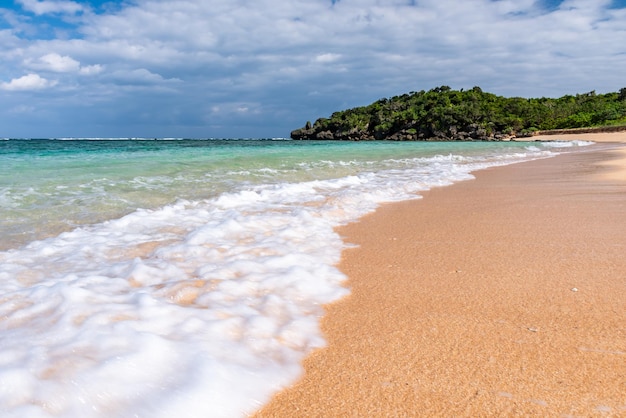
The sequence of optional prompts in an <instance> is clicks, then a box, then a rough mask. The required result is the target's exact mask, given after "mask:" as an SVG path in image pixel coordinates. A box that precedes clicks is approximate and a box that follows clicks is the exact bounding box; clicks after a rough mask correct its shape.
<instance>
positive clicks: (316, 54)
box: [0, 0, 626, 138]
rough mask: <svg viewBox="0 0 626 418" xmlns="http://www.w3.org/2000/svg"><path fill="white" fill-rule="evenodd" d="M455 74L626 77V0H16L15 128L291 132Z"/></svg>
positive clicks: (511, 79) (0, 120)
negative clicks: (305, 125) (307, 124)
mask: <svg viewBox="0 0 626 418" xmlns="http://www.w3.org/2000/svg"><path fill="white" fill-rule="evenodd" d="M442 85H447V86H450V87H452V88H453V89H461V88H465V89H467V88H471V87H474V86H479V87H481V88H482V89H483V90H484V91H488V92H491V93H495V94H498V95H503V96H520V97H560V96H562V95H565V94H577V93H585V92H589V91H592V90H595V91H596V92H597V93H606V92H612V91H619V90H620V89H621V88H623V87H626V0H613V1H611V0H565V1H560V0H280V1H278V0H121V1H102V0H89V1H87V0H85V1H80V0H0V103H1V106H0V138H2V137H12V138H33V137H159V138H161V137H177V138H179V137H185V138H243V137H247V138H271V137H288V136H289V133H290V131H291V130H293V129H296V128H299V127H302V126H303V125H304V124H305V123H306V121H308V120H310V121H311V122H313V121H315V120H316V119H317V118H319V117H328V116H330V114H332V113H333V112H335V111H338V110H343V109H347V108H351V107H355V106H364V105H368V104H370V103H372V102H374V101H376V100H378V99H380V98H384V97H392V96H395V95H399V94H404V93H408V92H411V91H420V90H430V89H432V88H434V87H438V86H442Z"/></svg>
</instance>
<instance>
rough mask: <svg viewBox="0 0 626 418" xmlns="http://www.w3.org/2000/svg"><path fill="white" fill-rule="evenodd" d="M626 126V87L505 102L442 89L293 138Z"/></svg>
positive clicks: (477, 135) (340, 115)
mask: <svg viewBox="0 0 626 418" xmlns="http://www.w3.org/2000/svg"><path fill="white" fill-rule="evenodd" d="M609 125H626V88H623V89H621V90H620V91H619V92H617V93H607V94H596V93H595V92H594V91H592V92H589V93H584V94H577V95H575V96H572V95H567V96H563V97H561V98H558V99H553V98H540V99H524V98H521V97H511V98H507V97H502V96H496V95H495V94H491V93H486V92H483V91H482V90H481V89H480V87H474V88H472V89H470V90H465V91H464V90H463V89H461V90H452V89H451V88H450V87H448V86H441V87H437V88H434V89H432V90H430V91H419V92H411V93H409V94H403V95H401V96H395V97H392V98H390V99H381V100H378V101H376V102H374V103H372V104H370V105H369V106H364V107H357V108H354V109H348V110H344V111H341V112H335V113H333V114H332V115H331V117H330V118H320V119H318V120H317V121H315V123H314V124H312V125H311V123H310V122H307V124H306V126H305V127H304V128H300V129H296V130H295V131H293V132H292V133H291V137H292V138H294V139H350V140H372V139H392V140H429V139H434V140H498V139H504V138H507V137H511V136H530V135H532V133H533V132H536V131H544V130H554V129H572V128H583V127H593V126H609Z"/></svg>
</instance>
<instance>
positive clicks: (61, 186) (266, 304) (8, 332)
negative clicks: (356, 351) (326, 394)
mask: <svg viewBox="0 0 626 418" xmlns="http://www.w3.org/2000/svg"><path fill="white" fill-rule="evenodd" d="M588 144H589V143H586V142H568V143H522V142H508V143H504V142H497V143H481V142H477V143H424V142H421V143H416V142H414V143H390V142H357V143H355V142H333V141H321V142H317V141H311V142H308V141H305V142H300V141H287V140H150V141H149V140H115V141H114V140H4V141H0V415H1V416H3V417H57V416H60V417H131V416H132V417H171V416H185V417H241V416H245V415H246V414H248V413H251V412H253V411H254V410H256V409H257V408H259V407H260V406H262V405H263V404H264V403H265V402H267V401H268V399H269V397H270V396H271V395H272V394H273V393H275V392H276V391H278V390H280V389H281V388H284V387H286V386H288V385H289V384H291V383H293V382H294V380H295V379H297V378H298V377H299V375H300V374H301V373H302V369H301V366H300V362H301V360H302V359H303V358H304V357H305V356H306V355H307V354H308V353H310V352H311V350H313V349H315V348H318V347H322V346H324V343H325V342H324V340H323V337H322V335H321V334H320V331H319V328H318V321H319V319H320V316H321V315H322V314H323V311H322V305H323V304H326V303H330V302H333V301H336V300H338V299H339V298H341V297H343V296H345V295H346V294H348V292H349V290H348V289H346V288H345V287H344V286H343V285H342V283H343V282H344V280H345V276H344V275H343V274H342V273H341V272H340V271H339V270H338V269H337V267H336V265H337V263H338V262H339V259H340V255H341V251H342V249H344V248H345V246H346V244H345V243H344V242H342V240H341V237H340V236H339V235H338V234H337V233H336V232H335V230H334V228H335V227H337V226H340V225H344V224H346V223H348V222H352V221H356V220H357V219H358V218H359V217H361V216H363V215H364V214H367V213H369V212H372V211H373V210H375V208H376V207H377V206H379V205H380V204H381V203H383V202H393V201H399V200H406V199H416V198H419V193H420V192H421V191H424V190H428V189H429V188H432V187H436V186H445V185H449V184H451V183H453V182H457V181H461V180H468V179H471V178H472V175H471V173H472V172H473V171H475V170H479V169H482V168H487V167H491V166H497V165H505V164H512V163H517V162H521V161H526V160H531V159H537V158H546V157H550V156H553V155H556V153H557V152H562V151H563V150H564V148H561V147H565V146H570V147H571V146H573V147H578V146H583V145H588Z"/></svg>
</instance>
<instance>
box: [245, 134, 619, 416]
mask: <svg viewBox="0 0 626 418" xmlns="http://www.w3.org/2000/svg"><path fill="white" fill-rule="evenodd" d="M593 135H607V134H593ZM608 135H609V136H610V138H611V139H609V140H607V139H604V140H598V137H595V139H592V138H590V137H591V136H592V135H591V134H585V135H581V136H584V137H585V138H574V136H576V135H567V139H587V140H593V141H596V142H607V141H609V142H626V133H618V134H608ZM535 139H536V138H535ZM564 139H565V138H563V137H558V136H551V137H550V138H549V140H564ZM594 148H598V147H594ZM601 148H602V147H600V149H599V150H594V149H591V150H585V151H581V152H574V153H566V154H562V155H560V156H557V157H554V158H549V159H545V160H535V161H530V162H525V163H521V164H514V165H509V166H505V167H497V168H491V169H487V170H482V171H479V172H476V173H474V174H475V176H476V179H475V180H471V181H467V182H461V183H457V184H455V185H452V186H448V187H444V188H436V189H432V190H430V191H428V192H425V193H423V197H424V198H423V199H420V200H414V201H406V202H400V203H392V204H386V205H383V206H382V207H380V208H379V209H378V210H377V211H376V212H375V213H374V214H371V215H367V216H365V217H364V218H362V219H361V220H360V221H359V222H357V223H354V224H350V225H347V226H345V227H342V228H340V229H339V233H340V234H341V235H342V236H343V237H344V240H346V242H348V243H351V244H357V245H358V248H354V249H347V250H345V251H344V253H343V256H342V260H341V263H340V266H339V267H340V269H341V270H342V271H343V272H344V273H345V274H346V275H347V276H348V277H349V280H348V283H347V284H346V285H347V287H349V288H350V290H351V294H350V295H349V296H348V297H346V298H344V299H342V300H341V301H339V302H337V303H334V304H331V305H328V306H326V309H325V310H326V315H325V316H324V318H323V319H322V330H323V333H324V334H325V337H326V339H327V342H328V346H327V348H324V349H320V350H317V351H315V352H314V353H312V354H311V355H310V356H309V357H308V358H307V359H305V361H304V367H305V370H306V372H305V375H304V376H303V377H302V379H301V380H300V381H299V382H296V383H295V384H294V385H292V386H291V387H290V388H288V389H286V390H284V391H283V392H280V393H278V394H277V395H275V396H274V398H273V399H272V400H271V402H270V403H268V404H267V405H265V406H264V407H263V408H262V409H261V410H260V411H258V412H257V414H256V415H255V416H257V417H278V416H281V417H282V416H285V417H287V416H415V415H417V416H439V415H444V416H481V415H490V416H494V415H532V414H539V415H549V416H559V415H561V416H579V415H583V416H588V415H593V414H602V413H604V414H626V395H624V394H625V393H626V382H625V381H624V380H623V376H624V375H626V361H625V359H626V329H625V328H624V326H623V324H624V323H626V301H625V300H623V299H624V298H623V297H622V295H623V294H624V290H626V289H625V286H626V276H625V275H624V273H623V272H624V271H626V260H624V257H623V254H624V250H625V249H626V237H625V236H624V233H623V232H624V231H626V218H625V217H624V216H623V213H624V207H626V193H624V192H625V191H626V181H624V180H626V176H624V173H625V172H626V147H620V146H619V145H617V144H615V146H614V147H611V150H603V149H601ZM620 155H621V156H622V157H621V158H617V157H616V156H620ZM615 167H619V168H620V169H619V170H617V169H615ZM615 173H619V174H615Z"/></svg>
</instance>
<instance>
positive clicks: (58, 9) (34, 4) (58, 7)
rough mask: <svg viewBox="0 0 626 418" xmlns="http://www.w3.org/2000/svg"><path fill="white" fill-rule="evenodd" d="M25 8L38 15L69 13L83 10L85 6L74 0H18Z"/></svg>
mask: <svg viewBox="0 0 626 418" xmlns="http://www.w3.org/2000/svg"><path fill="white" fill-rule="evenodd" d="M18 3H20V4H21V5H22V7H23V8H24V9H25V10H28V11H29V12H33V13H35V14H36V15H43V14H47V13H68V14H74V13H78V12H81V11H83V10H84V9H85V8H84V6H82V5H81V4H79V3H76V2H74V1H52V0H42V1H40V0H18Z"/></svg>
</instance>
